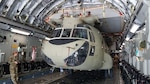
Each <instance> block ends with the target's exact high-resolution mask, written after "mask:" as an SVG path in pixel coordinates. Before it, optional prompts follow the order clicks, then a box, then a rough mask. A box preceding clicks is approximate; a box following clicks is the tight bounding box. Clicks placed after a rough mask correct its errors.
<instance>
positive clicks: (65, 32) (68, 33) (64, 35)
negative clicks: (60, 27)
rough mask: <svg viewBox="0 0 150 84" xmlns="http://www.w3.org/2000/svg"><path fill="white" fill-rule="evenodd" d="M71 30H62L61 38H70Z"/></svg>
mask: <svg viewBox="0 0 150 84" xmlns="http://www.w3.org/2000/svg"><path fill="white" fill-rule="evenodd" d="M70 33H71V29H64V31H63V34H62V37H70Z"/></svg>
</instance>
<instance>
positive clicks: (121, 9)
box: [0, 0, 142, 38]
mask: <svg viewBox="0 0 150 84" xmlns="http://www.w3.org/2000/svg"><path fill="white" fill-rule="evenodd" d="M141 2H142V0H0V28H2V29H4V30H9V29H10V28H12V27H16V28H21V29H25V30H28V31H31V32H33V35H35V36H36V35H37V36H38V37H40V36H41V37H43V36H42V35H46V36H49V33H50V32H51V30H52V29H53V27H52V26H50V25H49V24H48V23H47V22H45V19H46V18H48V17H50V15H53V14H58V13H59V11H61V10H62V9H63V10H68V9H73V8H74V9H78V7H82V8H87V10H88V9H89V8H97V9H89V10H90V11H91V12H92V14H94V15H97V16H98V17H99V19H100V21H101V22H102V25H101V26H99V25H95V26H98V28H99V30H100V31H101V32H102V33H103V34H104V35H106V36H107V35H109V36H111V35H113V36H119V38H121V37H123V35H126V32H127V31H128V28H127V27H126V25H127V26H128V25H129V24H130V23H131V19H132V17H133V14H134V13H135V11H136V12H139V11H138V10H139V8H140V7H141ZM89 10H88V11H89ZM134 15H135V14H134ZM134 19H135V18H134ZM128 21H130V22H128ZM136 21H137V22H139V23H140V24H141V23H142V22H141V21H139V20H136Z"/></svg>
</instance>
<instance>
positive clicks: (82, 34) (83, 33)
mask: <svg viewBox="0 0 150 84" xmlns="http://www.w3.org/2000/svg"><path fill="white" fill-rule="evenodd" d="M72 37H77V38H85V39H88V37H87V30H86V29H77V28H75V29H74V30H73V33H72Z"/></svg>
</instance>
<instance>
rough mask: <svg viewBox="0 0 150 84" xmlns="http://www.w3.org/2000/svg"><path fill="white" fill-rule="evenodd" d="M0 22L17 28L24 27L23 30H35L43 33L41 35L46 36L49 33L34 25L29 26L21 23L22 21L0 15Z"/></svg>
mask: <svg viewBox="0 0 150 84" xmlns="http://www.w3.org/2000/svg"><path fill="white" fill-rule="evenodd" d="M0 22H2V23H5V24H8V25H10V26H16V27H18V28H22V29H25V30H30V31H31V32H36V33H39V34H43V35H46V36H49V35H50V34H49V33H47V32H44V31H42V30H40V29H37V28H35V27H31V26H28V25H25V24H22V23H19V22H16V21H13V20H10V19H7V18H4V17H1V16H0Z"/></svg>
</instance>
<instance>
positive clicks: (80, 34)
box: [52, 28, 88, 39]
mask: <svg viewBox="0 0 150 84" xmlns="http://www.w3.org/2000/svg"><path fill="white" fill-rule="evenodd" d="M71 32H72V33H71ZM61 33H62V34H61ZM70 36H71V37H72V38H84V39H88V35H87V29H84V28H74V29H69V28H68V29H56V30H54V31H53V34H52V38H55V37H61V38H64V37H70Z"/></svg>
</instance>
